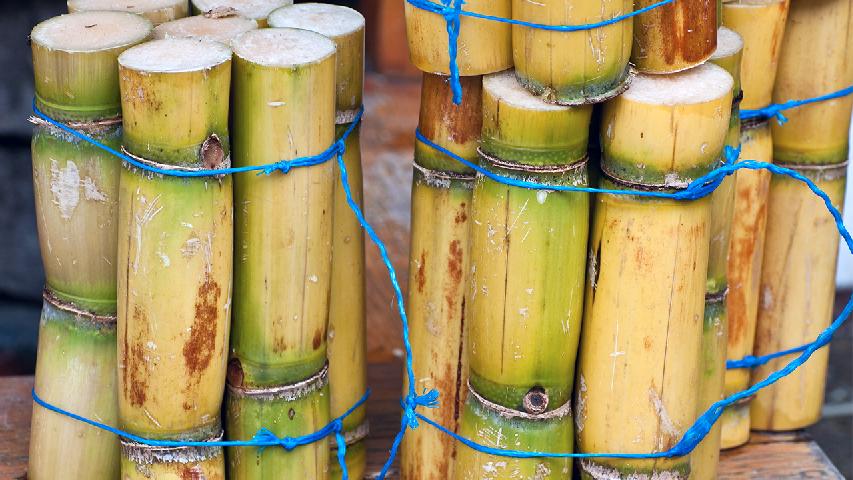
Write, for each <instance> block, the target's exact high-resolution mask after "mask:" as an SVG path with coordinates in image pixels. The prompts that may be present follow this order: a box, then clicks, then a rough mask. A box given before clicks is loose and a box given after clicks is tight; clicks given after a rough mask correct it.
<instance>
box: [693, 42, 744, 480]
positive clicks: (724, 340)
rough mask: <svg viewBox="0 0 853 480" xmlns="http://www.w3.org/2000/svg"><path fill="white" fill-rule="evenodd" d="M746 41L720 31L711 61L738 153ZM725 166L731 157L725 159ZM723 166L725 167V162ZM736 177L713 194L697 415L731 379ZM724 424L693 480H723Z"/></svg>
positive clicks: (700, 450)
mask: <svg viewBox="0 0 853 480" xmlns="http://www.w3.org/2000/svg"><path fill="white" fill-rule="evenodd" d="M742 52H743V40H742V39H741V38H740V35H738V34H737V33H735V32H734V31H732V30H729V29H728V28H726V27H720V29H719V30H718V31H717V50H716V51H715V52H714V55H713V56H712V57H711V62H713V63H715V64H717V65H719V66H721V67H723V68H725V69H726V71H727V72H729V74H730V75H731V76H732V79H733V80H734V86H733V87H732V96H733V98H734V100H733V101H732V113H731V118H730V120H729V130H728V133H727V134H726V146H727V147H731V148H737V147H738V145H739V144H740V108H739V106H740V100H741V90H740V63H741V54H742ZM721 160H722V161H724V160H725V158H721ZM722 161H721V163H723V162H722ZM734 186H735V179H734V177H733V176H727V177H725V178H724V179H723V181H722V182H721V183H720V185H719V186H718V187H717V189H716V190H715V191H714V193H713V194H711V243H710V246H709V250H708V276H707V283H706V286H705V322H704V324H703V329H702V360H701V362H702V363H701V372H702V375H701V377H700V384H699V405H698V409H697V416H699V415H702V414H703V413H705V412H706V411H707V410H708V408H710V407H711V405H712V404H714V403H715V402H717V401H719V400H721V399H722V398H723V387H724V383H725V374H726V345H727V344H728V318H727V311H726V296H727V295H728V277H727V275H726V270H727V268H728V256H729V247H730V245H731V241H730V240H731V227H732V214H733V212H734ZM721 435H722V425H721V423H720V422H716V423H715V424H714V426H713V428H712V429H711V431H710V432H709V433H708V435H707V436H706V437H705V438H704V439H703V440H702V442H700V443H699V445H698V446H697V447H696V449H695V450H694V451H693V454H692V456H691V464H690V478H691V479H692V480H700V479H708V480H713V479H716V478H717V468H718V466H719V457H720V441H721Z"/></svg>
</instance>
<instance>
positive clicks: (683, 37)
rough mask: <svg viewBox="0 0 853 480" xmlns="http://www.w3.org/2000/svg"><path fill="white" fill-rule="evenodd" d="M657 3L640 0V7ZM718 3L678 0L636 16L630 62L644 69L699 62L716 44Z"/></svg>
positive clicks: (668, 70) (676, 68) (654, 70)
mask: <svg viewBox="0 0 853 480" xmlns="http://www.w3.org/2000/svg"><path fill="white" fill-rule="evenodd" d="M654 3H656V0H638V1H637V2H636V3H635V5H634V8H636V9H637V10H639V9H641V8H644V7H648V6H650V5H652V4H654ZM716 17H717V3H716V2H715V1H712V0H675V1H674V2H673V3H670V4H668V5H664V6H662V7H658V8H654V9H652V10H649V11H648V12H645V13H642V14H640V15H637V16H636V17H634V47H633V50H632V52H631V62H633V64H634V66H636V67H637V70H639V71H640V72H644V73H673V72H680V71H682V70H686V69H688V68H690V67H694V66H696V65H700V64H702V63H703V62H705V61H706V60H708V59H709V58H710V57H711V55H712V54H713V53H714V50H715V49H716V47H717V20H716Z"/></svg>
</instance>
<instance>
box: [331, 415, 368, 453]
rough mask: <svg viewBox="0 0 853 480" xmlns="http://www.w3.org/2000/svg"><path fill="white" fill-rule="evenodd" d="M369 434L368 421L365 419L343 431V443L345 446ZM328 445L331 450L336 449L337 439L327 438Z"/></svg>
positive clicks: (353, 443)
mask: <svg viewBox="0 0 853 480" xmlns="http://www.w3.org/2000/svg"><path fill="white" fill-rule="evenodd" d="M369 434H370V422H369V421H368V420H367V419H365V420H364V421H363V422H361V423H359V424H358V425H356V427H355V428H353V429H350V430H346V431H344V432H343V435H344V444H346V446H348V447H349V446H350V445H355V444H356V443H358V442H360V441H362V440H364V439H365V438H367V436H368V435H369ZM329 445H330V446H331V447H332V450H334V451H337V449H338V441H337V439H336V438H335V437H330V438H329Z"/></svg>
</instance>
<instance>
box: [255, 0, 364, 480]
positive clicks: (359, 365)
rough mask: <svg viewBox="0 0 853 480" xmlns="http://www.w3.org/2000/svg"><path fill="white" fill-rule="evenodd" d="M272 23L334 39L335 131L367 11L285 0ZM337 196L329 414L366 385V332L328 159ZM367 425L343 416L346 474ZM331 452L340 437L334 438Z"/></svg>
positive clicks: (354, 162) (357, 233) (343, 122)
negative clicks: (361, 12)
mask: <svg viewBox="0 0 853 480" xmlns="http://www.w3.org/2000/svg"><path fill="white" fill-rule="evenodd" d="M268 22H269V25H270V26H271V27H292V28H301V29H305V30H311V31H314V32H317V33H320V34H322V35H324V36H326V37H328V38H330V39H331V40H332V41H334V42H335V45H336V46H337V55H336V57H335V58H336V75H335V94H336V96H335V125H336V131H335V134H336V136H338V137H339V136H341V135H343V133H344V132H345V131H346V130H347V129H348V128H349V127H350V126H351V125H352V122H353V120H354V119H355V116H356V114H357V112H358V110H359V108H360V107H361V104H362V97H363V90H364V87H363V85H364V17H362V15H361V14H360V13H358V12H356V11H355V10H353V9H351V8H347V7H341V6H337V5H325V4H320V3H309V4H299V5H292V6H287V7H282V8H280V9H278V10H275V11H274V12H273V13H271V14H270V16H269V19H268ZM359 134H360V129H359V127H358V126H356V127H355V130H354V131H353V132H352V133H351V134H350V136H349V137H348V138H347V141H346V152H345V154H344V159H343V160H344V164H345V165H346V169H347V181H348V186H349V190H350V193H351V194H352V196H353V200H355V202H356V203H357V204H358V205H359V207H363V205H364V203H363V200H362V198H363V193H362V190H363V182H362V167H361V144H360V139H359ZM333 168H334V171H335V178H334V194H333V195H334V199H333V207H332V218H333V219H334V224H333V227H332V228H333V229H332V267H331V283H330V288H331V293H330V295H331V297H330V299H329V310H328V322H329V326H328V335H327V337H328V352H327V353H328V357H329V385H330V392H331V400H330V401H331V403H330V405H331V416H332V417H333V418H335V417H339V416H341V415H343V414H344V413H345V412H346V411H347V410H349V408H350V407H351V406H352V405H354V404H355V403H356V402H358V400H359V399H360V398H361V397H362V396H363V395H364V394H365V392H366V390H367V358H366V350H367V343H366V342H367V338H366V319H365V287H364V268H365V265H364V233H363V232H362V229H361V224H360V223H359V221H358V219H357V218H356V216H355V215H354V214H353V212H352V211H351V210H350V206H349V205H348V203H347V198H346V193H345V191H344V188H343V184H342V183H341V173H340V170H339V169H338V168H337V166H335V167H333ZM367 433H368V425H367V415H366V407H365V406H364V405H362V406H361V407H359V408H358V409H357V410H356V411H354V412H353V413H351V414H350V415H349V416H348V417H347V418H346V419H344V434H345V437H346V441H347V452H346V463H347V472H348V474H349V475H350V478H362V477H363V476H364V472H365V468H366V461H367V457H366V447H365V445H364V442H363V440H364V438H365V437H366V435H367ZM332 444H333V445H332V452H331V453H332V458H333V459H336V458H337V444H336V443H335V442H334V441H333V442H332ZM331 472H332V475H331V477H332V478H340V476H341V471H340V467H339V465H338V462H337V461H336V460H333V461H332V462H331Z"/></svg>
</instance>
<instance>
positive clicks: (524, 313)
mask: <svg viewBox="0 0 853 480" xmlns="http://www.w3.org/2000/svg"><path fill="white" fill-rule="evenodd" d="M591 113H592V108H591V107H589V106H581V107H561V106H555V105H550V104H548V103H545V102H544V101H542V100H541V99H539V98H537V97H535V96H533V95H532V94H531V93H530V92H528V91H527V90H525V89H524V87H523V86H522V85H521V84H520V83H519V82H518V81H517V80H516V78H515V76H514V75H513V73H512V72H503V73H500V74H495V75H490V76H488V77H486V78H484V80H483V133H482V139H481V146H480V163H481V164H482V165H483V166H484V167H486V168H488V169H490V170H493V171H497V172H499V173H500V174H502V175H506V176H510V177H512V178H516V179H525V180H532V181H535V182H539V183H546V184H553V185H576V186H584V185H587V173H586V160H587V159H586V152H587V143H588V141H587V140H588V132H589V130H588V128H589V123H590V115H591ZM471 219H472V220H471V221H472V225H471V260H470V272H471V273H470V280H469V284H470V287H469V293H468V297H467V300H468V302H469V304H470V307H469V308H468V310H467V313H468V319H469V323H470V330H469V335H468V339H469V342H470V345H469V352H470V353H469V361H470V378H469V384H470V387H471V391H470V392H469V396H468V400H467V402H466V407H465V409H464V410H463V414H462V420H461V427H460V431H461V432H462V433H463V434H464V435H466V436H468V437H469V438H471V439H473V440H474V441H477V442H479V443H483V444H486V445H492V446H499V447H502V448H513V449H518V450H541V449H543V448H545V447H544V446H545V445H548V446H549V448H547V449H548V450H551V449H557V450H559V451H570V450H571V447H572V443H573V442H572V425H571V423H570V422H569V421H568V419H567V418H566V417H567V416H568V415H569V414H570V413H571V407H570V405H569V400H570V398H571V389H572V384H573V372H574V367H575V357H576V348H577V342H578V338H579V335H580V321H581V309H582V306H583V303H582V302H583V293H582V290H583V279H584V267H585V260H586V255H585V248H586V243H587V232H588V230H587V226H588V224H589V197H588V196H587V195H585V194H582V193H574V192H556V191H549V190H538V191H537V190H529V189H524V188H520V187H514V186H508V185H505V184H503V183H499V182H496V181H493V180H490V179H488V178H486V177H484V176H482V175H478V177H477V180H476V183H475V186H474V193H473V198H472V207H471ZM513 419H519V421H520V422H521V423H522V424H525V423H527V422H528V421H529V423H530V424H531V425H528V428H525V426H524V425H520V426H519V425H517V424H516V422H515V421H514V420H513ZM505 429H506V430H505ZM510 430H511V431H512V433H509V431H510ZM505 431H506V432H507V433H508V436H504V435H503V432H505ZM498 463H501V464H502V465H503V466H502V467H501V468H497V469H495V470H493V472H492V473H491V475H493V476H490V477H489V478H502V479H503V478H505V479H509V478H514V475H515V473H514V472H521V474H522V475H523V476H532V475H534V474H536V475H539V477H538V478H543V479H544V478H564V476H565V475H566V473H567V472H569V471H570V470H571V462H570V461H568V460H567V459H565V458H558V459H505V458H503V457H496V456H492V455H489V454H485V453H480V452H476V451H474V450H472V449H470V448H467V447H460V450H459V451H458V452H457V458H456V462H455V468H456V475H457V478H463V479H464V478H481V477H482V476H483V475H485V474H489V473H490V472H489V470H488V469H489V468H490V466H491V467H494V466H496V465H497V464H498ZM537 472H538V473H537Z"/></svg>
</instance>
